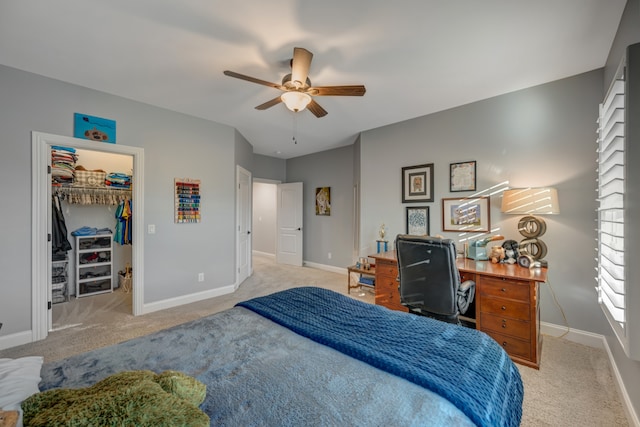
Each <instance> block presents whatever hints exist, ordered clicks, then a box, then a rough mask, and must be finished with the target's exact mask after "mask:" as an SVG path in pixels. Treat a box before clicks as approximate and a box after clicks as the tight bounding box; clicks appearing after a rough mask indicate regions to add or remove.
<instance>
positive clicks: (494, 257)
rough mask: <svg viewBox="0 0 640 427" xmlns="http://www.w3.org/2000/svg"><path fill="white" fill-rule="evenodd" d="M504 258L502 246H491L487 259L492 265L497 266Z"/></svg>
mask: <svg viewBox="0 0 640 427" xmlns="http://www.w3.org/2000/svg"><path fill="white" fill-rule="evenodd" d="M504 258H505V253H504V248H503V247H502V246H497V245H496V246H491V251H490V252H489V259H490V260H491V262H492V263H493V264H498V263H500V262H502V260H504Z"/></svg>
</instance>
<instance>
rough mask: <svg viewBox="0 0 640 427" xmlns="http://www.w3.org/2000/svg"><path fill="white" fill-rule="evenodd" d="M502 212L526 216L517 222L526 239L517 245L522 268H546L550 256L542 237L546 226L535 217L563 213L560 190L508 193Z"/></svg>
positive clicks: (543, 188) (532, 189) (512, 191)
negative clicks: (559, 202) (547, 257)
mask: <svg viewBox="0 0 640 427" xmlns="http://www.w3.org/2000/svg"><path fill="white" fill-rule="evenodd" d="M501 211H502V212H503V213H506V214H519V215H524V216H523V217H522V218H521V219H520V221H519V222H518V231H519V232H520V234H522V236H523V237H524V239H523V240H521V241H520V244H519V245H518V250H519V252H520V256H518V264H520V265H521V266H522V267H540V266H543V267H546V265H547V263H546V261H544V260H543V258H544V257H545V256H546V255H547V245H546V244H545V243H544V242H543V241H542V240H540V239H539V237H540V236H542V235H543V234H544V233H545V232H546V231H547V224H546V223H545V222H544V220H543V219H542V218H540V217H538V216H536V215H553V214H559V213H560V205H559V204H558V191H557V190H556V189H555V188H551V187H541V188H532V187H527V188H512V189H509V190H505V192H504V193H503V194H502V209H501Z"/></svg>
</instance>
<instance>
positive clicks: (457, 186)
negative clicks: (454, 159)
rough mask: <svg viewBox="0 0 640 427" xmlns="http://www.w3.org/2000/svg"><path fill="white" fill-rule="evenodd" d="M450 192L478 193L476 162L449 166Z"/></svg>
mask: <svg viewBox="0 0 640 427" xmlns="http://www.w3.org/2000/svg"><path fill="white" fill-rule="evenodd" d="M449 191H450V192H452V193H455V192H457V191H476V162H475V160H473V161H470V162H459V163H451V164H450V165H449Z"/></svg>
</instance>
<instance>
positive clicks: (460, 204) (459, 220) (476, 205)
mask: <svg viewBox="0 0 640 427" xmlns="http://www.w3.org/2000/svg"><path fill="white" fill-rule="evenodd" d="M489 227H490V210H489V198H488V197H473V198H468V199H466V198H461V199H453V198H452V199H442V231H480V232H488V231H489Z"/></svg>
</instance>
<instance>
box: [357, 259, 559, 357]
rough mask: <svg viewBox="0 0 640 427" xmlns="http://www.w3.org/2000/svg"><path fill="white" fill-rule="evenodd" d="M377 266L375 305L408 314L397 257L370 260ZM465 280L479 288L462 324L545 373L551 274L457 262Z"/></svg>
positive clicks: (485, 263)
mask: <svg viewBox="0 0 640 427" xmlns="http://www.w3.org/2000/svg"><path fill="white" fill-rule="evenodd" d="M369 257H370V258H373V259H374V260H375V263H376V288H375V291H376V298H375V300H376V304H377V305H382V306H385V307H387V308H389V309H391V310H398V311H407V308H406V307H404V306H403V305H402V304H401V303H400V292H399V291H398V261H397V258H396V251H395V250H393V251H389V252H385V253H381V254H374V255H369ZM456 265H457V267H458V271H460V276H461V280H462V281H465V280H473V281H474V282H475V283H476V295H475V301H474V306H473V307H470V308H469V310H468V311H467V313H466V315H465V316H464V317H461V320H464V322H463V324H473V322H475V328H476V329H479V330H481V331H483V332H486V333H487V334H489V335H490V336H491V337H492V338H493V339H494V340H496V341H497V342H498V343H499V344H500V345H501V346H502V348H504V349H505V350H506V351H507V353H508V354H509V356H511V358H512V359H513V360H514V361H515V362H518V363H521V364H523V365H526V366H530V367H532V368H535V369H539V368H540V351H541V346H542V336H541V334H540V305H539V284H540V283H543V282H546V281H547V269H546V268H535V269H528V268H523V267H520V266H519V265H517V264H500V263H499V264H493V263H491V262H488V261H485V262H478V261H475V260H470V259H466V258H458V259H456Z"/></svg>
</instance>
